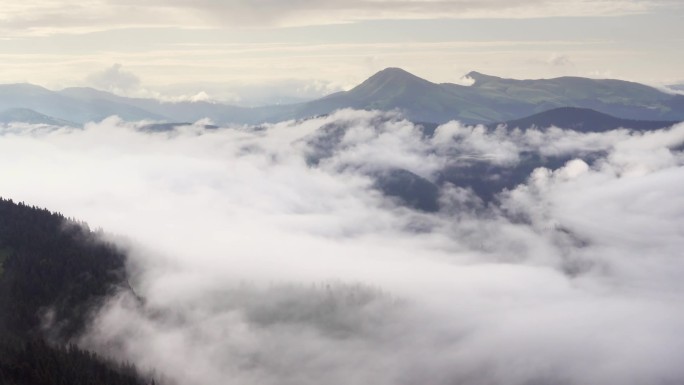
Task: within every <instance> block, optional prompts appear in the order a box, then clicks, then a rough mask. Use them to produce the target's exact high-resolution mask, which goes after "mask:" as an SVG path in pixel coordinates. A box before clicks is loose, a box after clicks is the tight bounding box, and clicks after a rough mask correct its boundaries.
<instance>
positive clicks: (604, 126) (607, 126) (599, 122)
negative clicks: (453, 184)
mask: <svg viewBox="0 0 684 385" xmlns="http://www.w3.org/2000/svg"><path fill="white" fill-rule="evenodd" d="M677 123H678V122H677V121H667V120H665V121H661V120H630V119H621V118H617V117H615V116H611V115H608V114H604V113H601V112H598V111H594V110H591V109H588V108H577V107H561V108H555V109H553V110H549V111H544V112H541V113H539V114H535V115H532V116H528V117H525V118H522V119H516V120H511V121H508V122H501V123H493V124H490V125H489V127H490V128H494V127H497V126H506V127H507V128H509V129H515V128H520V129H529V128H547V127H552V126H553V127H559V128H565V129H570V130H574V131H578V132H604V131H610V130H615V129H618V128H626V129H631V130H636V131H647V130H657V129H661V128H666V127H670V126H672V125H674V124H677Z"/></svg>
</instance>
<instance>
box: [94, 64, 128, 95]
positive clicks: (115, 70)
mask: <svg viewBox="0 0 684 385" xmlns="http://www.w3.org/2000/svg"><path fill="white" fill-rule="evenodd" d="M122 68H123V66H122V65H121V64H119V63H116V64H114V65H112V66H111V67H109V68H107V69H105V70H102V71H99V72H95V73H92V74H90V75H88V77H87V78H86V82H87V83H88V84H89V85H91V86H93V87H95V88H98V89H101V90H105V91H109V92H113V93H115V94H128V93H131V92H133V91H137V90H138V89H139V87H140V78H138V77H137V76H136V75H135V74H134V73H132V72H130V71H126V70H124V69H122Z"/></svg>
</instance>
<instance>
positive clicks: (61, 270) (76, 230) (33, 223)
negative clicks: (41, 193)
mask: <svg viewBox="0 0 684 385" xmlns="http://www.w3.org/2000/svg"><path fill="white" fill-rule="evenodd" d="M124 265H125V254H124V253H123V252H122V251H121V250H119V249H118V248H117V247H116V246H115V245H113V244H111V243H108V242H106V241H104V240H102V237H98V236H96V234H95V233H94V232H92V231H91V230H90V229H89V228H88V226H87V225H86V224H85V223H81V222H77V221H75V220H71V219H67V218H65V217H64V216H63V215H61V214H56V213H52V212H50V211H48V210H45V209H40V208H36V207H31V206H28V205H25V204H22V203H15V202H13V201H11V200H5V199H1V198H0V384H2V385H57V384H59V385H62V384H63V385H80V384H102V385H109V384H111V385H124V384H125V385H138V384H149V383H152V382H153V381H151V380H147V379H145V378H143V376H141V375H140V374H139V372H138V370H137V369H136V368H135V366H134V365H132V364H120V363H113V362H109V361H107V360H105V359H103V358H102V357H99V356H97V355H95V354H93V353H91V352H87V351H84V350H82V349H80V348H78V347H76V346H75V345H73V344H71V341H73V340H74V338H75V337H77V336H78V335H79V334H80V333H82V332H83V330H84V328H85V326H86V323H87V322H88V319H89V317H90V316H92V314H93V312H94V311H96V310H97V309H98V307H99V306H100V305H101V304H102V303H103V301H104V300H105V299H106V298H107V297H108V296H109V295H111V294H113V293H114V292H115V291H117V290H129V287H128V283H127V278H126V271H125V266H124Z"/></svg>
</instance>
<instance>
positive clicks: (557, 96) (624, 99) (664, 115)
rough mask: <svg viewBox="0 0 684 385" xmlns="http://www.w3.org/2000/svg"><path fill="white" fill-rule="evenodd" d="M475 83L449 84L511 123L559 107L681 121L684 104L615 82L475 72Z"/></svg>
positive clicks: (672, 97)
mask: <svg viewBox="0 0 684 385" xmlns="http://www.w3.org/2000/svg"><path fill="white" fill-rule="evenodd" d="M467 76H468V77H470V78H472V79H473V80H474V81H475V83H474V84H473V85H472V86H470V87H468V89H469V90H466V91H464V89H463V86H459V85H449V84H446V85H444V86H446V87H449V88H451V89H452V90H453V91H454V92H470V93H471V94H473V95H477V97H481V98H483V99H482V100H485V101H486V103H487V104H488V105H496V106H498V108H497V110H498V111H504V113H507V114H509V115H510V117H509V118H507V119H500V120H499V121H502V120H511V119H515V118H520V117H522V116H527V115H532V114H534V113H537V112H542V111H546V110H550V109H553V108H558V107H581V108H590V109H593V110H596V111H599V112H603V113H606V114H610V115H614V116H619V117H621V118H625V119H634V120H681V119H684V108H682V107H683V106H684V104H682V100H681V99H680V98H679V97H678V96H675V95H671V94H668V93H665V92H662V91H660V90H658V89H656V88H653V87H650V86H646V85H643V84H639V83H633V82H627V81H622V80H612V79H598V80H597V79H587V78H580V77H560V78H555V79H540V80H515V79H503V78H499V77H496V76H489V75H483V74H480V73H478V72H471V73H470V74H468V75H467Z"/></svg>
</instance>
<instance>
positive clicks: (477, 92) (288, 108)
mask: <svg viewBox="0 0 684 385" xmlns="http://www.w3.org/2000/svg"><path fill="white" fill-rule="evenodd" d="M466 77H467V78H468V79H470V80H471V81H472V84H471V85H469V86H464V85H459V84H453V83H441V84H438V83H433V82H430V81H428V80H425V79H422V78H420V77H417V76H415V75H413V74H411V73H409V72H406V71H404V70H402V69H399V68H387V69H384V70H382V71H380V72H378V73H376V74H375V75H373V76H371V77H370V78H369V79H367V80H366V81H364V82H363V83H361V84H360V85H358V86H356V87H354V88H352V89H351V90H349V91H343V92H337V93H334V94H331V95H328V96H325V97H323V98H320V99H316V100H312V101H309V102H304V103H297V104H289V105H276V106H263V107H252V108H249V107H238V106H231V105H227V104H221V103H212V102H205V101H202V102H173V103H171V102H161V101H159V100H155V99H141V98H128V97H123V96H118V95H114V94H111V93H108V92H104V91H99V90H95V89H92V88H83V87H79V88H66V89H63V90H60V91H51V90H48V89H45V88H42V87H39V86H35V85H31V84H7V85H0V122H8V121H22V122H29V123H45V124H54V123H55V122H61V123H62V124H65V123H69V122H73V125H82V124H84V123H86V122H89V121H99V120H102V119H104V118H106V117H109V116H112V115H117V116H119V117H120V118H122V119H124V120H130V121H134V120H153V121H157V122H194V121H197V120H200V119H203V118H209V119H211V120H212V121H213V122H214V123H216V124H230V123H234V124H260V123H266V122H277V121H283V120H289V119H303V118H308V117H312V116H318V115H325V114H329V113H332V112H333V111H336V110H339V109H343V108H354V109H378V110H399V111H401V112H402V113H403V114H404V116H406V117H407V118H408V119H410V120H412V121H416V122H425V123H444V122H447V121H450V120H460V121H462V122H464V123H468V124H475V123H485V124H491V123H496V122H506V121H514V120H517V119H522V118H524V117H528V116H531V115H535V114H539V113H542V112H545V111H548V110H553V109H557V108H561V107H576V108H582V109H591V110H594V111H596V112H598V113H602V114H608V115H612V116H614V117H617V118H620V119H628V120H639V121H681V120H684V95H677V94H672V93H666V92H663V91H661V90H658V89H656V88H653V87H650V86H647V85H643V84H639V83H633V82H627V81H622V80H596V79H588V78H580V77H560V78H555V79H539V80H515V79H504V78H500V77H496V76H490V75H485V74H481V73H478V72H471V73H469V74H468V75H466Z"/></svg>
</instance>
